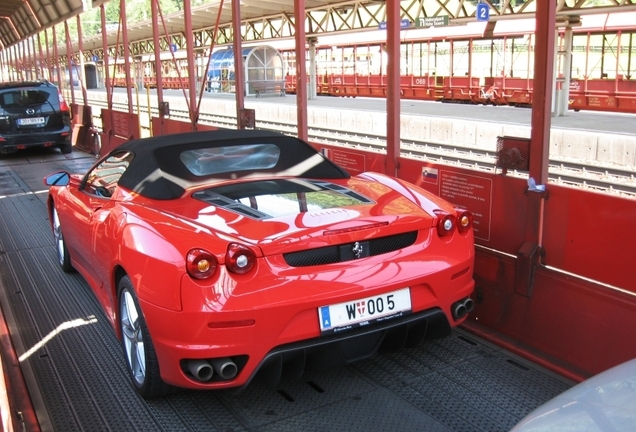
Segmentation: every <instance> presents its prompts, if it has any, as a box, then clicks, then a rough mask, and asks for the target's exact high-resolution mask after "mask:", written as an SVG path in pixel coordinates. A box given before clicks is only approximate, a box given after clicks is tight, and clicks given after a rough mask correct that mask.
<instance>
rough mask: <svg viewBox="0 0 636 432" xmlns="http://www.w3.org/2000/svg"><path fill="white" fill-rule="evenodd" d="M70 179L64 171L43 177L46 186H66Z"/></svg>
mask: <svg viewBox="0 0 636 432" xmlns="http://www.w3.org/2000/svg"><path fill="white" fill-rule="evenodd" d="M70 178H71V175H70V174H69V173H67V172H66V171H60V172H56V173H54V174H50V175H48V176H46V177H44V184H45V185H46V186H66V185H67V184H68V182H69V180H70Z"/></svg>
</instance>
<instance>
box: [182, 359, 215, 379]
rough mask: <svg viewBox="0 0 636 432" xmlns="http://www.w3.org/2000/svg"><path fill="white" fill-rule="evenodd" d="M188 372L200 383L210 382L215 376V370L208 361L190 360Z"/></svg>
mask: <svg viewBox="0 0 636 432" xmlns="http://www.w3.org/2000/svg"><path fill="white" fill-rule="evenodd" d="M187 366H188V370H189V371H190V373H191V374H192V375H193V376H194V378H195V379H197V380H198V381H210V379H212V375H214V369H213V368H212V365H211V364H210V363H209V362H208V361H207V360H188V361H187Z"/></svg>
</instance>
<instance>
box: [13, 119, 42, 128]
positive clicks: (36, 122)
mask: <svg viewBox="0 0 636 432" xmlns="http://www.w3.org/2000/svg"><path fill="white" fill-rule="evenodd" d="M18 124H19V125H20V126H30V125H39V124H44V117H27V118H21V119H18Z"/></svg>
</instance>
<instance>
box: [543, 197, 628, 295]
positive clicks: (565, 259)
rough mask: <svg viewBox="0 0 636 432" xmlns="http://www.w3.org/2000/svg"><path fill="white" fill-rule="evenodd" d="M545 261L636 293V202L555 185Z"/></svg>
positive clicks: (547, 212)
mask: <svg viewBox="0 0 636 432" xmlns="http://www.w3.org/2000/svg"><path fill="white" fill-rule="evenodd" d="M548 192H549V196H548V200H547V201H546V203H545V222H544V234H543V245H544V248H545V253H546V254H545V258H544V262H545V263H546V264H547V265H550V266H553V267H557V268H560V269H563V270H566V271H569V272H571V273H575V274H579V275H582V276H585V277H588V278H591V279H595V280H597V281H600V282H604V283H607V284H611V285H614V286H617V287H620V288H622V289H625V290H629V291H631V292H633V293H636V278H634V276H633V274H632V273H631V272H632V271H633V269H634V265H635V264H636V258H634V247H635V245H636V229H634V222H635V221H636V200H633V199H627V198H621V197H618V196H610V195H605V194H600V193H595V192H592V191H589V190H581V189H575V188H571V187H562V186H557V185H549V187H548Z"/></svg>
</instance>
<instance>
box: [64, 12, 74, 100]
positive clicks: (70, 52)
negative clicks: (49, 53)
mask: <svg viewBox="0 0 636 432" xmlns="http://www.w3.org/2000/svg"><path fill="white" fill-rule="evenodd" d="M64 34H65V35H66V63H67V68H68V83H69V84H68V86H69V88H70V89H71V103H72V104H75V86H74V85H73V48H72V47H71V35H70V34H69V32H68V22H67V21H64Z"/></svg>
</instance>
